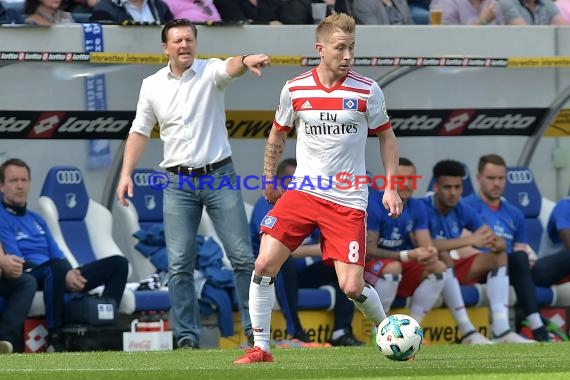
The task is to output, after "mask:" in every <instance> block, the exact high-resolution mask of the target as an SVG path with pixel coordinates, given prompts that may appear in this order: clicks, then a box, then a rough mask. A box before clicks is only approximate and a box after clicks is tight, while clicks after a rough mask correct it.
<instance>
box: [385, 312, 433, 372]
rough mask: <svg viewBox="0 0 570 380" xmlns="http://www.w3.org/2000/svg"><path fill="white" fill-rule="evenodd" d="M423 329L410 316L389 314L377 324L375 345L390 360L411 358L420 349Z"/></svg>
mask: <svg viewBox="0 0 570 380" xmlns="http://www.w3.org/2000/svg"><path fill="white" fill-rule="evenodd" d="M423 338H424V330H422V328H421V327H420V325H419V323H418V322H417V321H416V320H415V319H414V318H412V317H410V316H408V315H404V314H394V315H390V316H389V317H387V318H386V319H384V320H383V321H382V322H381V323H380V324H379V325H378V330H377V332H376V346H377V347H378V349H379V350H380V352H381V353H382V355H384V356H386V357H387V358H388V359H391V360H398V361H405V360H411V359H413V358H414V357H415V355H416V353H417V352H418V351H419V350H420V345H421V343H422V339H423Z"/></svg>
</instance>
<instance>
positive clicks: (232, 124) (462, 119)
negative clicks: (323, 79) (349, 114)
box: [0, 108, 570, 140]
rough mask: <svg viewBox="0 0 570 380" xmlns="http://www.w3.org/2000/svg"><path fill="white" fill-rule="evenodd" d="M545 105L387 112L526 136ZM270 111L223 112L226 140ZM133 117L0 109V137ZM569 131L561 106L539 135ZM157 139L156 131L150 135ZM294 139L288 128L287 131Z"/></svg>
mask: <svg viewBox="0 0 570 380" xmlns="http://www.w3.org/2000/svg"><path fill="white" fill-rule="evenodd" d="M546 112H547V109H546V108H504V109H503V108H502V109H496V108H489V109H487V108H483V109H475V108H473V109H415V110H397V109H395V110H391V111H390V112H389V113H390V118H391V122H392V125H393V127H394V131H395V132H396V135H397V136H399V137H421V136H428V137H435V136H489V135H491V136H493V135H497V136H500V135H503V136H531V135H533V134H534V133H535V131H536V130H537V128H538V127H539V125H540V122H541V120H542V118H543V117H544V115H545V114H546ZM274 115H275V112H274V111H235V110H234V111H231V110H230V111H227V112H226V127H227V130H228V135H229V137H231V138H260V139H265V138H267V136H269V131H270V130H271V126H272V123H273V117H274ZM134 117H135V113H134V112H132V111H0V133H1V134H2V138H5V139H116V140H122V139H124V138H126V137H127V135H128V131H129V128H130V126H131V123H132V121H133V119H134ZM568 135H570V109H568V110H562V111H561V112H560V113H559V114H558V116H557V117H556V119H555V120H554V121H553V123H552V125H551V126H550V128H549V129H548V130H547V131H546V133H545V136H568ZM153 137H157V134H153ZM290 137H292V138H294V137H295V134H294V132H293V133H292V134H291V135H290Z"/></svg>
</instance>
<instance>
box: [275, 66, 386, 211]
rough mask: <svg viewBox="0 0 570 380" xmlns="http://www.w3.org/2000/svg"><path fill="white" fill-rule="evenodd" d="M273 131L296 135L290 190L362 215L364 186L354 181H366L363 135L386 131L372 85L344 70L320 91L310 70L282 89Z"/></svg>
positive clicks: (378, 93) (383, 113) (383, 110)
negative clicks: (331, 84) (293, 169)
mask: <svg viewBox="0 0 570 380" xmlns="http://www.w3.org/2000/svg"><path fill="white" fill-rule="evenodd" d="M274 125H275V126H276V127H277V128H278V129H279V130H282V131H290V130H292V129H293V128H296V131H297V157H296V158H297V169H296V170H295V175H294V177H295V178H294V179H293V180H292V181H291V184H290V185H289V188H290V189H291V188H295V189H298V190H301V191H305V192H308V193H310V194H313V195H315V196H318V197H320V198H324V199H327V200H329V201H331V202H335V203H338V204H341V205H344V206H347V207H352V208H356V209H360V210H366V205H367V201H368V186H366V185H360V186H359V187H358V188H356V186H354V178H355V177H356V176H365V175H366V165H365V150H366V139H367V137H368V133H369V132H372V133H376V132H379V131H383V130H386V129H388V128H391V124H390V121H389V118H388V113H387V112H386V103H385V100H384V94H383V93H382V90H381V89H380V87H379V86H378V84H377V83H376V82H375V81H373V80H372V79H370V78H367V77H364V76H362V75H360V74H357V73H355V72H354V71H352V70H350V71H349V72H348V74H347V75H346V77H345V78H344V79H342V80H341V81H340V82H339V83H338V84H337V85H335V86H334V87H332V88H326V87H324V86H323V85H322V84H321V82H320V80H319V78H318V75H317V71H316V69H313V70H311V71H308V72H306V73H304V74H301V75H299V76H298V77H296V78H293V79H291V80H289V81H288V82H287V83H286V84H285V86H283V89H282V91H281V97H280V100H279V108H278V109H277V112H276V113H275V120H274ZM348 181H350V182H351V183H352V185H351V186H349V185H348Z"/></svg>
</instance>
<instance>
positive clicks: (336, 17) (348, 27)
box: [316, 13, 356, 42]
mask: <svg viewBox="0 0 570 380" xmlns="http://www.w3.org/2000/svg"><path fill="white" fill-rule="evenodd" d="M339 29H340V30H341V31H342V32H344V33H347V34H354V31H355V30H356V22H355V21H354V18H353V17H352V16H349V15H347V14H346V13H337V14H332V15H330V16H328V17H326V18H325V19H324V20H322V21H321V22H320V24H319V26H317V32H316V33H317V42H322V41H323V40H324V39H326V38H327V37H328V36H330V35H331V34H333V33H334V32H336V31H338V30H339Z"/></svg>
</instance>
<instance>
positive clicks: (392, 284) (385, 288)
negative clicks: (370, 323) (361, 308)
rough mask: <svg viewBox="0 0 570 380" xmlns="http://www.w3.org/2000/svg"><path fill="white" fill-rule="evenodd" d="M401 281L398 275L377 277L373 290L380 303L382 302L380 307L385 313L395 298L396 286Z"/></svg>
mask: <svg viewBox="0 0 570 380" xmlns="http://www.w3.org/2000/svg"><path fill="white" fill-rule="evenodd" d="M401 279H402V276H401V275H399V274H381V275H380V276H379V277H378V281H377V282H376V285H374V289H375V290H376V292H377V293H378V297H380V302H382V307H383V308H384V311H385V312H386V313H387V312H388V311H389V310H390V307H391V306H392V303H393V302H394V298H396V292H397V291H398V285H399V284H400V280H401Z"/></svg>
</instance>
